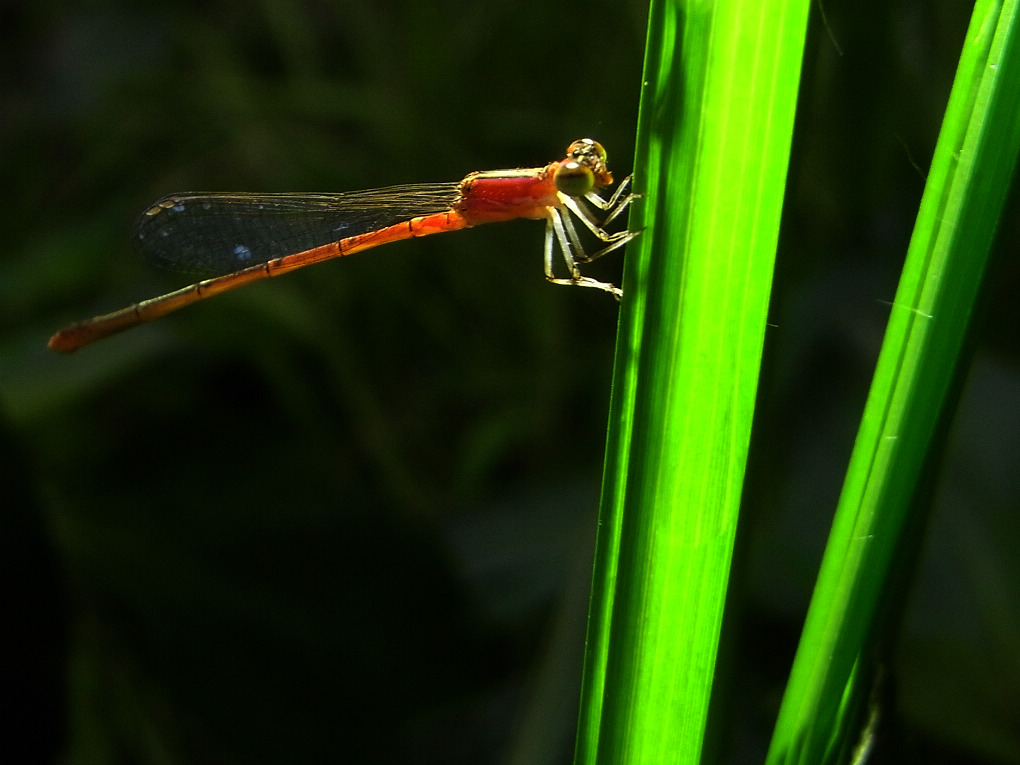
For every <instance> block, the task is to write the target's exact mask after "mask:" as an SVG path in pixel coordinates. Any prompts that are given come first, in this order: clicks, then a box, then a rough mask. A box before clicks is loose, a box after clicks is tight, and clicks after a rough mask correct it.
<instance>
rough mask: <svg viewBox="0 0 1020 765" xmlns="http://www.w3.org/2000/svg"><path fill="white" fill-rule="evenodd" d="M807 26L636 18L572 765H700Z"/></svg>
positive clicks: (770, 18) (744, 1) (794, 7)
mask: <svg viewBox="0 0 1020 765" xmlns="http://www.w3.org/2000/svg"><path fill="white" fill-rule="evenodd" d="M807 11H808V4H807V2H806V0H767V1H766V2H761V0H753V1H752V0H718V1H717V2H713V3H705V2H700V1H696V0H690V1H689V2H679V1H678V0H655V1H654V2H653V3H652V5H651V9H650V18H649V35H648V43H647V53H646V61H645V78H644V79H645V83H644V92H643V99H642V104H641V115H640V120H639V135H638V145H637V161H636V163H635V166H636V171H637V183H638V189H639V190H640V191H643V192H644V193H645V194H646V198H645V199H644V200H643V201H642V202H640V203H638V204H637V205H636V206H635V210H634V212H633V213H632V216H631V224H632V225H633V226H635V227H639V228H640V227H644V228H645V229H646V231H645V233H644V234H643V235H642V236H641V237H640V239H639V240H638V242H637V248H636V249H633V248H632V253H631V257H630V258H628V262H627V266H626V268H627V270H626V273H625V276H624V293H625V294H624V304H623V308H622V315H621V323H620V329H619V334H618V340H617V358H616V371H615V378H614V390H613V401H612V408H611V414H610V432H609V439H608V447H607V457H606V472H605V477H604V482H603V496H602V507H601V525H600V532H599V538H598V543H597V550H596V565H595V577H594V583H593V593H592V603H591V608H590V614H589V632H588V653H587V656H586V665H585V677H584V686H583V689H582V702H581V704H582V709H581V717H580V721H579V728H578V741H577V750H576V753H575V761H576V762H579V763H593V762H605V763H614V765H620V764H621V763H643V762H647V763H656V765H659V764H660V763H668V762H683V763H690V762H696V761H697V760H698V758H699V757H700V756H701V752H702V742H703V739H704V731H705V724H706V719H707V714H708V705H709V698H710V694H711V688H712V677H713V669H714V665H715V658H716V652H717V646H718V639H719V628H720V624H721V622H722V613H723V603H724V601H725V597H726V586H727V581H728V577H729V565H730V560H731V557H732V547H733V541H734V535H735V530H736V521H737V511H738V507H739V503H740V496H741V487H742V482H743V476H744V469H745V461H746V457H747V450H748V442H749V439H750V430H751V419H752V415H753V406H754V400H755V393H756V389H757V381H758V370H759V366H760V361H761V349H762V343H763V338H764V332H765V320H766V311H767V307H768V298H769V291H770V287H771V280H772V266H773V263H774V258H775V249H776V242H777V238H778V230H779V218H780V211H781V207H782V200H783V190H784V185H785V179H786V172H787V163H788V158H789V150H790V142H791V135H792V130H793V116H794V108H795V102H796V96H797V87H798V82H799V73H800V66H801V57H802V54H803V43H804V34H805V27H806V22H807Z"/></svg>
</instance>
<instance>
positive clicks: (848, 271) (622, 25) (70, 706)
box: [0, 0, 1020, 763]
mask: <svg viewBox="0 0 1020 765" xmlns="http://www.w3.org/2000/svg"><path fill="white" fill-rule="evenodd" d="M824 6H825V12H826V14H827V20H828V28H826V27H825V26H823V25H822V24H820V19H819V18H817V17H816V18H814V19H813V26H812V32H811V43H810V45H809V51H810V52H809V54H808V60H807V61H805V66H804V77H805V85H804V88H803V91H802V96H801V114H800V118H799V122H798V127H797V131H798V132H797V136H796V138H795V145H794V166H793V168H792V172H791V176H790V184H789V186H790V190H789V198H788V201H787V205H786V208H785V210H784V224H783V225H784V229H783V241H782V242H781V246H780V254H779V269H780V271H779V279H778V281H777V284H776V297H775V299H774V302H773V308H772V312H773V316H774V322H775V325H776V326H775V331H774V333H773V334H772V336H770V338H769V339H768V341H767V347H766V351H767V353H768V354H769V366H768V368H767V370H766V375H765V377H764V379H763V386H762V393H761V416H760V425H759V426H757V427H756V432H755V434H754V439H755V441H754V445H753V449H754V450H755V455H756V456H755V458H754V460H753V462H752V468H751V474H750V483H749V489H748V491H749V494H748V497H749V500H748V501H747V502H746V505H747V507H746V510H745V513H746V518H747V531H748V539H749V540H750V541H749V542H748V545H747V553H748V554H747V556H746V558H745V560H744V563H743V568H740V569H738V571H737V574H736V576H735V578H734V582H735V584H734V587H739V588H740V591H741V592H742V593H743V598H744V600H745V602H746V605H747V608H746V619H747V622H748V629H747V631H746V634H748V636H749V637H748V639H747V643H746V644H744V645H740V646H737V647H736V648H737V650H736V653H737V655H738V656H739V657H741V658H740V659H739V660H738V664H737V666H740V667H741V670H740V671H741V673H742V674H741V675H740V680H739V683H740V685H741V695H740V697H741V698H742V699H743V702H742V704H741V707H740V708H739V709H736V710H734V716H735V718H736V720H737V724H738V725H739V727H740V730H741V731H742V735H740V736H739V737H738V738H737V739H736V742H735V743H734V745H733V751H732V752H731V754H732V757H733V759H734V761H738V762H742V761H756V760H760V759H761V755H762V753H763V752H764V749H765V746H766V745H767V741H768V734H769V731H770V729H771V724H772V720H773V718H774V714H775V707H776V704H777V702H778V694H779V693H780V692H781V689H782V687H783V682H784V680H785V673H786V671H787V669H788V665H789V660H790V657H791V655H792V650H793V646H794V643H795V641H796V638H797V635H798V634H799V629H800V624H801V619H802V617H803V608H804V606H805V604H806V602H807V598H808V595H809V594H810V586H811V582H812V581H813V577H814V572H815V568H816V566H817V561H818V556H819V554H820V550H821V546H822V544H823V542H824V538H825V534H826V532H827V530H828V520H829V518H830V517H831V510H832V508H833V507H834V504H835V499H836V497H837V495H838V492H839V487H840V483H841V479H842V471H843V469H844V467H845V463H846V458H847V456H848V454H849V451H850V447H851V443H852V439H853V435H854V432H855V426H856V421H857V418H858V417H859V413H860V409H861V406H862V404H863V401H864V395H865V391H866V387H867V384H868V381H869V379H870V376H871V372H872V368H873V365H874V360H875V356H876V353H877V348H878V343H879V342H880V340H881V335H882V331H883V328H884V322H885V319H886V316H887V313H888V306H887V303H886V301H888V300H891V298H892V295H893V291H894V289H895V284H896V277H897V274H898V271H899V267H900V265H901V263H902V259H903V255H904V252H905V249H906V243H907V239H908V237H909V233H910V229H911V225H912V222H913V215H914V213H915V211H916V206H917V202H918V200H919V197H920V192H921V187H922V175H923V172H924V168H925V167H926V165H927V162H928V159H929V157H930V153H931V150H932V147H933V145H934V140H935V135H936V133H937V129H938V124H939V120H940V118H941V112H942V109H943V108H944V105H945V99H946V95H947V94H948V89H949V85H950V82H951V78H952V73H953V67H954V65H955V61H956V58H957V52H958V48H959V44H960V39H961V36H962V34H963V31H964V29H965V26H966V22H967V15H968V12H969V9H967V8H963V7H957V4H954V3H950V2H936V3H920V2H916V1H910V2H908V1H907V0H896V1H895V2H888V3H886V2H877V0H874V1H871V2H866V3H859V4H856V5H853V6H847V7H834V6H831V5H830V4H827V3H826V4H824ZM644 13H645V9H644V6H643V4H642V3H640V2H626V3H613V2H603V1H601V0H598V1H596V2H591V3H587V4H584V5H577V4H573V3H565V2H546V3H542V4H540V5H537V6H535V7H530V6H529V7H524V6H521V5H520V4H517V3H505V2H499V1H498V0H497V2H492V3H467V2H462V1H457V0H440V2H435V3H419V2H413V1H412V0H384V1H383V2H370V3H369V2H350V1H348V2H335V3H327V2H319V1H316V0H305V1H304V2H297V1H296V0H276V1H274V0H263V2H260V3H254V4H252V3H241V2H237V1H236V0H234V1H231V0H212V1H211V2H202V3H198V2H186V3H173V4H149V3H139V2H130V1H129V0H119V1H118V0H107V2H98V3H91V4H71V3H58V2H45V1H43V2H39V3H32V4H27V3H25V4H19V5H16V6H14V7H11V8H6V9H4V10H3V11H0V21H2V23H0V36H2V44H0V64H2V65H0V99H2V100H0V184H2V189H3V209H2V213H0V227H2V228H0V232H2V234H3V240H4V242H5V245H4V248H3V250H2V251H0V329H2V334H0V414H2V420H0V428H2V432H0V434H2V436H3V438H2V440H0V460H2V462H0V464H2V468H0V470H2V477H3V481H2V482H0V485H2V489H0V491H2V494H0V507H3V508H4V514H3V517H4V518H5V521H6V525H5V527H4V532H3V533H2V534H0V539H3V543H4V550H3V552H4V555H3V556H0V557H2V558H3V559H4V560H5V562H6V565H7V567H8V568H9V571H6V572H5V573H7V574H8V576H6V577H5V581H6V582H7V583H8V588H9V591H10V593H11V595H12V596H14V597H12V600H11V602H12V603H13V605H14V609H13V611H12V616H11V620H10V623H11V624H12V625H13V627H12V629H11V632H12V636H13V637H14V638H15V644H16V645H17V646H18V650H16V651H14V652H12V653H11V654H10V657H9V659H8V661H9V664H10V666H9V667H5V669H4V671H5V673H8V674H9V675H10V682H4V683H3V685H4V687H6V688H8V689H9V690H8V692H9V693H13V694H15V695H16V698H17V700H18V701H19V702H20V703H19V704H18V708H19V709H21V710H22V713H23V715H22V716H14V717H11V718H9V720H8V722H9V725H10V726H11V737H8V736H6V734H5V738H6V740H8V741H11V742H12V744H11V745H10V746H9V747H7V750H8V751H9V752H18V751H19V747H20V748H21V751H24V752H25V753H26V754H25V755H24V757H23V761H46V760H47V759H54V758H55V757H56V756H57V755H58V754H60V753H63V754H64V756H65V757H66V758H67V759H66V761H69V762H97V763H98V762H104V763H105V762H118V761H123V762H139V763H148V762H156V761H161V762H205V761H208V762H213V761H215V762H222V761H227V760H229V761H235V762H243V763H273V762H295V761H315V760H318V759H324V758H328V759H330V760H338V759H339V760H346V761H353V762H380V763H382V762H416V763H428V762H436V763H461V762H463V763H477V762H486V761H510V762H527V763H539V762H565V761H567V760H568V759H569V756H570V751H571V747H572V742H573V726H574V722H575V718H574V716H575V711H576V697H577V688H578V686H579V682H580V668H581V650H582V641H583V635H584V625H583V619H584V615H585V612H586V606H587V602H586V596H587V585H588V577H589V568H588V566H589V564H588V559H589V557H590V554H591V546H592V543H593V538H594V522H595V503H596V498H597V493H598V483H599V478H598V476H599V471H600V467H601V458H602V450H603V443H604V431H605V417H606V415H605V411H606V406H607V403H608V396H609V381H610V371H611V370H610V364H611V358H612V344H613V336H614V331H615V323H616V306H615V305H614V304H613V302H612V301H611V300H610V299H608V298H607V297H606V296H605V295H602V294H598V293H594V292H593V291H590V290H572V289H565V288H561V287H554V286H550V285H548V284H546V282H545V280H544V279H543V278H542V273H541V236H542V230H541V226H540V225H539V224H528V223H526V222H521V223H514V224H507V225H503V226H490V227H482V228H479V229H477V230H472V231H467V232H461V233H458V234H451V235H449V236H443V237H435V238H433V239H431V240H421V241H415V242H406V243H401V244H397V245H394V246H392V247H389V248H386V249H384V250H378V251H375V252H372V253H366V254H365V255H361V256H357V257H353V258H351V259H349V260H347V261H345V262H338V263H331V264H324V265H321V266H317V267H315V268H312V269H308V270H306V271H304V272H300V273H297V274H294V275H293V276H288V277H286V278H285V279H279V280H273V281H272V282H269V283H263V284H260V285H256V286H252V287H250V288H245V289H243V290H240V291H238V292H237V293H235V294H230V295H225V296H223V297H220V298H217V299H216V300H213V301H209V302H208V303H207V304H204V305H201V306H196V307H195V308H193V309H189V310H187V311H184V312H182V313H180V314H178V315H176V316H174V317H171V318H168V319H165V320H162V321H160V322H158V323H157V324H154V325H152V326H149V327H144V328H139V329H136V330H133V331H131V332H129V333H126V334H124V335H122V336H120V337H117V338H113V339H111V340H108V341H105V342H104V343H101V344H99V345H97V346H95V347H93V348H88V349H85V350H82V351H80V352H79V353H77V354H75V355H74V356H71V357H57V356H55V355H52V354H50V353H49V352H48V351H47V350H46V348H45V342H46V339H47V337H48V336H49V334H50V333H51V332H52V331H53V330H55V329H56V328H57V327H59V326H60V325H62V324H64V323H66V322H68V321H71V320H75V319H80V318H84V317H87V316H90V315H93V314H96V313H101V312H104V311H107V310H112V309H115V308H119V307H121V306H122V305H126V304H128V303H130V302H134V301H136V300H138V299H141V298H145V297H150V296H152V295H156V294H159V293H160V292H163V291H166V290H169V289H172V288H175V287H178V286H182V285H183V284H185V283H187V281H188V279H187V277H182V276H180V275H175V274H162V273H156V272H154V271H152V270H150V269H149V268H148V267H147V266H146V265H145V264H142V263H138V262H136V261H135V260H134V259H133V258H132V255H131V253H130V248H129V244H128V241H129V240H128V237H129V232H130V227H131V223H132V221H133V219H134V216H136V215H137V214H138V213H140V212H141V211H142V210H143V209H145V206H146V205H148V204H149V203H150V202H152V201H153V200H155V199H156V198H158V197H160V196H161V195H163V194H165V193H169V192H172V191H181V190H204V189H208V190H249V191H255V190H266V191H278V190H309V191H311V190H322V191H328V190H336V191H343V190H350V189H357V188H365V187H371V186H381V185H386V184H390V183H407V182H415V181H443V180H456V179H458V178H460V177H462V176H463V175H464V174H466V173H467V172H469V171H472V170H477V169H490V168H499V167H513V166H531V165H537V164H542V163H544V162H547V161H549V160H550V159H553V158H556V157H558V156H559V155H560V154H561V152H562V151H563V149H564V148H565V146H566V145H567V144H568V143H569V142H570V141H572V140H574V139H576V138H580V137H585V136H590V137H593V138H596V139H598V140H599V141H601V142H602V143H603V144H604V145H605V146H606V147H607V148H608V150H609V153H610V164H611V166H612V167H613V169H614V170H615V171H616V173H617V175H618V176H619V177H622V176H623V175H624V174H625V173H626V172H627V171H628V170H629V168H630V164H631V153H632V146H633V124H634V121H635V118H636V111H637V99H638V95H639V88H640V67H641V56H642V41H643V36H644V29H643V27H644ZM833 39H835V41H836V42H835V43H834V41H833ZM837 44H838V49H839V50H841V51H842V55H840V53H839V50H838V49H837ZM638 170H639V171H640V168H638ZM1012 209H1013V210H1015V209H1016V204H1014V205H1013V207H1012ZM1016 217H1017V216H1016V215H1015V214H1014V215H1013V216H1012V219H1013V221H1014V223H1013V224H1012V227H1011V228H1009V229H1008V230H1005V231H1003V232H1002V236H1001V239H1002V244H1001V247H1002V248H1003V251H1004V252H1007V253H1009V252H1012V253H1015V251H1016V242H1017V239H1018V231H1017V227H1016V223H1015V220H1016ZM617 261H618V259H617ZM600 265H601V264H600ZM604 268H605V269H608V270H607V271H605V272H604V273H602V274H600V275H601V276H604V277H605V278H618V276H619V263H618V262H617V263H615V264H614V263H608V264H605V266H604ZM1018 281H1020V280H1018V269H1017V263H1016V260H1015V258H1014V257H1011V258H1004V263H1003V266H1002V273H1001V276H1000V277H999V279H998V282H997V284H998V285H999V286H1000V288H1001V292H1000V291H999V289H998V288H997V290H996V293H997V294H996V295H993V296H992V300H991V305H992V308H991V310H990V315H989V317H988V318H987V320H986V322H985V328H986V329H985V334H984V335H983V337H982V338H978V339H977V340H976V341H977V342H981V345H980V346H979V353H978V359H979V363H978V364H977V366H976V367H975V372H974V374H973V377H972V381H971V390H972V391H973V392H972V393H971V395H969V396H967V397H965V401H964V405H963V411H962V414H961V417H960V418H959V421H958V425H957V433H956V437H955V439H954V441H953V443H952V444H951V447H950V455H949V463H948V467H947V470H946V471H945V479H944V483H943V485H942V487H941V490H940V493H939V499H938V501H939V502H940V503H941V505H942V506H941V508H940V512H939V513H938V514H937V516H936V517H937V519H940V520H938V521H937V522H938V523H940V524H941V526H940V527H939V526H937V528H936V529H934V530H933V534H932V543H931V550H930V553H929V555H930V558H929V560H930V563H929V565H928V568H927V569H926V573H925V574H924V575H923V577H922V580H921V581H920V582H919V589H918V596H917V603H918V605H917V612H916V614H913V615H912V616H911V617H909V618H908V620H907V624H906V627H905V630H904V641H905V645H907V646H908V647H910V650H907V651H905V652H904V656H903V670H902V671H903V677H902V678H901V686H900V687H901V698H902V699H903V702H904V706H905V713H904V715H905V719H906V721H907V723H908V725H909V726H911V727H910V728H909V730H910V731H912V734H911V735H917V736H919V737H921V739H922V741H923V742H924V743H923V745H924V746H935V745H936V744H937V745H939V746H938V748H939V750H940V751H959V752H964V753H967V755H966V756H968V757H970V756H973V757H977V756H979V755H980V756H981V757H983V758H985V759H984V761H989V762H1000V761H1001V762H1014V761H1016V760H1015V759H1011V757H1014V756H1015V755H1016V752H1017V741H1016V738H1015V732H1014V733H1013V734H1012V735H1011V734H1010V733H1009V730H1010V729H1009V728H1008V727H1004V725H1003V724H1002V722H1001V721H1002V720H1003V719H1011V720H1014V721H1015V711H1016V708H1017V696H1016V689H1015V683H1009V684H1008V685H1007V679H1008V678H1009V677H1015V661H1016V659H1015V657H1016V655H1018V652H1017V650H1016V648H1017V645H1018V640H1017V635H1016V628H1015V624H1016V623H1017V620H1016V619H1015V616H1016V608H1017V605H1016V604H1017V603H1018V602H1020V599H1018V598H1016V597H1015V595H1016V588H1017V585H1016V582H1017V581H1020V576H1017V573H1018V572H1017V571H1016V568H1017V561H1016V556H1015V554H1013V552H1012V549H1011V548H1010V547H1008V546H1006V545H1005V542H1004V540H1009V539H1015V538H1016V525H1015V524H1016V514H1015V512H1014V513H1009V512H1007V511H1009V510H1014V511H1015V509H1016V508H1017V506H1018V505H1020V502H1018V498H1020V486H1018V485H1017V479H1016V472H1015V468H1014V466H1015V464H1017V456H1018V454H1017V453H1018V452H1020V439H1018V435H1017V433H1018V431H1017V428H1016V427H1015V425H1013V426H1011V423H1016V422H1017V421H1020V420H1018V417H1020V381H1018V359H1017V351H1018V347H1020V343H1018V342H1017V336H1016V335H1017V327H1018V326H1020V322H1018V321H1017V312H1016V305H1017V303H1016V301H1015V300H1014V299H1013V296H1014V294H1015V287H1016V285H1017V282H1018ZM940 528H941V533H940ZM947 529H948V532H947ZM946 613H948V614H950V615H951V617H950V618H944V617H945V615H946ZM1010 625H1013V626H1010ZM1011 673H1012V674H1011ZM961 689H962V690H961ZM1010 710H1012V717H1009V715H1010ZM915 732H916V733H915ZM936 734H937V735H936ZM932 742H934V743H932ZM962 756H963V755H961V757H962ZM928 761H937V760H935V759H930V760H928ZM944 761H947V762H949V761H954V762H955V761H960V762H963V761H974V760H969V759H957V760H951V759H946V760H944Z"/></svg>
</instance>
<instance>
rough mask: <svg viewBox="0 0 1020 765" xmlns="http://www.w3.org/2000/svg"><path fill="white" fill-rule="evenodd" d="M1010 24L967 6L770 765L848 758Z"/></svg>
mask: <svg viewBox="0 0 1020 765" xmlns="http://www.w3.org/2000/svg"><path fill="white" fill-rule="evenodd" d="M1018 23H1020V20H1018V13H1017V0H978V3H977V5H976V6H975V8H974V14H973V17H972V19H971V24H970V28H969V29H968V32H967V37H966V42H965V44H964V49H963V52H962V55H961V59H960V64H959V68H958V70H957V74H956V79H955V81H954V84H953V90H952V94H951V96H950V100H949V105H948V107H947V110H946V116H945V120H944V122H943V126H942V131H941V133H940V135H939V141H938V145H937V147H936V151H935V156H934V158H933V160H932V167H931V172H930V175H929V178H928V182H927V185H926V187H925V192H924V197H923V199H922V202H921V207H920V211H919V212H918V216H917V222H916V225H915V229H914V234H913V237H912V239H911V243H910V248H909V251H908V253H907V259H906V264H905V266H904V270H903V274H902V277H901V280H900V285H899V288H898V290H897V293H896V298H895V301H894V304H893V307H892V312H891V315H890V319H889V326H888V328H887V331H886V337H885V340H884V342H883V346H882V352H881V355H880V357H879V361H878V366H877V368H876V371H875V377H874V380H873V382H872V387H871V391H870V394H869V397H868V402H867V404H866V407H865V411H864V416H863V419H862V422H861V427H860V430H859V431H858V435H857V441H856V443H855V445H854V451H853V455H852V457H851V461H850V466H849V468H848V472H847V476H846V480H845V483H844V486H843V492H842V495H841V496H840V501H839V506H838V509H837V513H836V518H835V521H834V524H833V528H832V532H831V534H830V537H829V542H828V545H827V547H826V552H825V556H824V559H823V562H822V567H821V571H820V573H819V578H818V582H817V584H816V586H815V592H814V595H813V597H812V602H811V606H810V609H809V612H808V616H807V620H806V623H805V626H804V633H803V635H802V637H801V642H800V648H799V650H798V653H797V656H796V659H795V662H794V666H793V671H792V675H791V678H790V682H789V685H788V687H787V690H786V695H785V697H784V699H783V704H782V708H781V711H780V716H779V721H778V723H777V726H776V730H775V732H774V736H773V741H772V746H771V749H770V752H769V759H768V762H769V763H773V764H778V763H811V765H815V764H816V763H823V762H842V761H847V760H848V759H850V758H852V757H853V756H854V753H853V750H854V746H855V745H856V744H857V739H858V728H859V727H860V725H861V717H862V715H863V713H864V708H865V707H866V705H867V696H868V692H869V686H870V683H871V680H872V675H873V673H874V672H875V671H876V669H877V667H876V652H877V651H876V649H877V646H876V644H877V643H879V642H880V641H881V639H882V636H883V634H884V632H885V627H886V626H887V623H888V622H889V621H890V620H891V619H892V618H893V617H894V616H895V614H896V613H897V612H898V611H899V610H901V609H902V605H903V604H902V602H899V601H898V600H897V599H898V598H901V597H902V596H903V587H902V586H900V581H901V576H902V574H901V572H899V571H898V570H897V568H898V567H899V566H900V565H901V564H902V563H903V562H904V561H908V562H909V564H910V565H912V564H913V558H914V555H913V551H914V550H915V549H916V546H917V539H916V537H917V534H918V530H919V529H921V528H923V523H922V521H923V518H922V517H920V516H919V513H920V512H922V511H926V508H925V507H924V504H925V502H924V500H925V498H926V493H927V487H926V486H925V485H924V479H925V477H926V472H925V471H926V470H927V469H928V468H929V467H930V466H931V464H932V460H933V459H935V458H937V457H938V454H939V451H940V446H941V443H940V436H941V429H940V427H941V425H942V424H943V423H944V422H945V419H946V417H947V416H948V415H949V414H951V409H952V406H953V405H954V404H955V388H954V384H955V382H956V380H957V379H958V375H959V374H960V372H961V370H962V365H963V364H964V362H965V361H966V357H965V354H964V347H965V336H966V332H967V329H968V325H969V323H970V319H971V316H972V314H973V312H974V307H975V302H976V300H977V299H978V295H979V294H980V288H981V281H982V278H983V276H984V273H985V267H986V262H987V260H988V257H989V252H990V248H991V243H992V238H993V236H994V233H995V229H996V226H997V224H998V220H999V216H1000V213H1001V210H1002V206H1003V203H1004V201H1005V198H1006V194H1007V191H1008V188H1009V184H1010V180H1011V178H1012V175H1013V171H1014V168H1015V166H1016V159H1017V153H1018V150H1020V45H1018V29H1017V26H1018ZM861 743H862V744H864V745H866V743H867V742H866V741H863V742H861Z"/></svg>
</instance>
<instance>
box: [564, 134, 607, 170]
mask: <svg viewBox="0 0 1020 765" xmlns="http://www.w3.org/2000/svg"><path fill="white" fill-rule="evenodd" d="M567 156H568V157H574V158H575V159H581V158H582V157H587V158H591V157H594V158H595V159H596V160H597V161H599V162H601V163H602V164H605V163H606V159H607V157H606V150H605V149H603V148H602V144H600V143H599V142H598V141H593V140H592V139H590V138H582V139H581V140H580V141H574V142H573V143H572V144H570V146H568V147H567Z"/></svg>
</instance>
